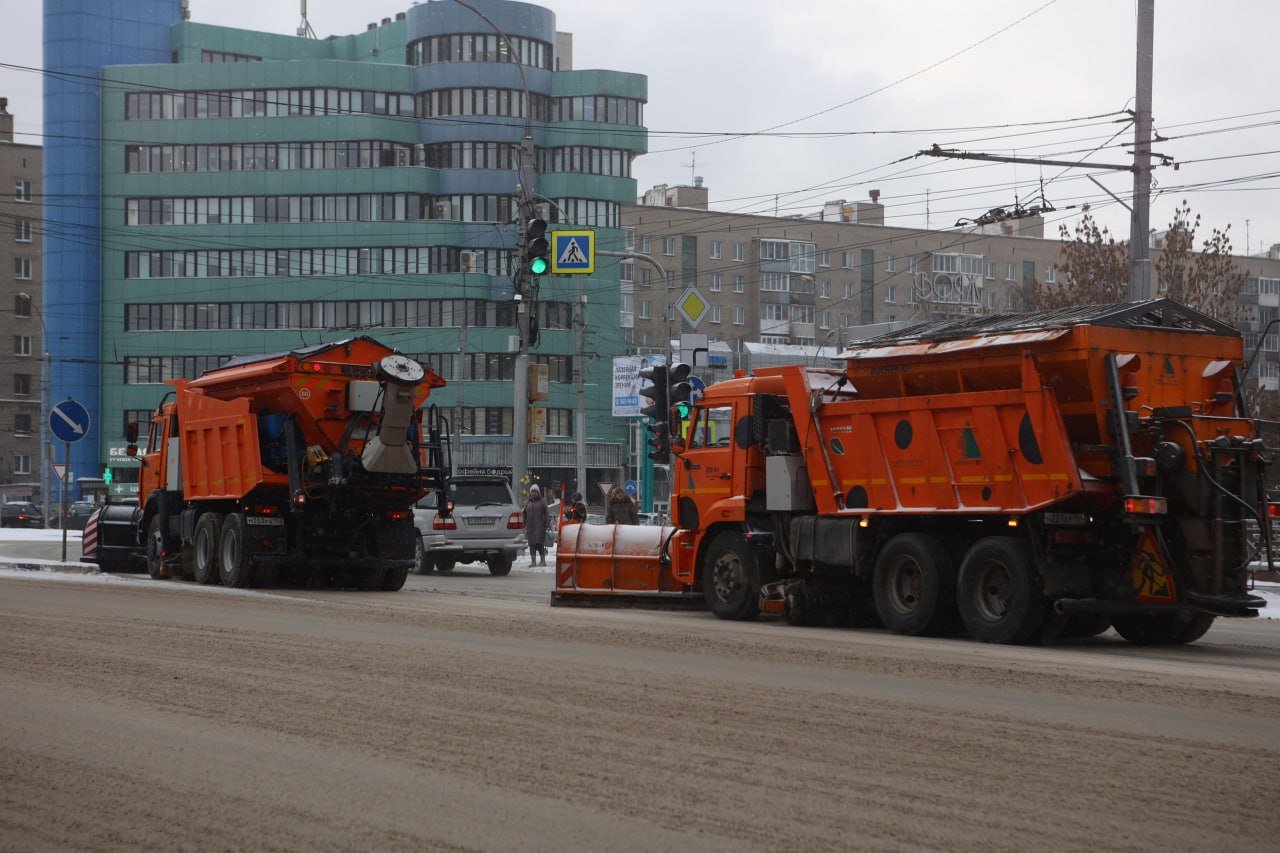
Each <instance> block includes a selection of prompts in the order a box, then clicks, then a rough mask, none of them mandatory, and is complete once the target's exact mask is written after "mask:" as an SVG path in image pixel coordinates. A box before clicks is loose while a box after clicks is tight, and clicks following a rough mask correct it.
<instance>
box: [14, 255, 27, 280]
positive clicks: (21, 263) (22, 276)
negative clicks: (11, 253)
mask: <svg viewBox="0 0 1280 853" xmlns="http://www.w3.org/2000/svg"><path fill="white" fill-rule="evenodd" d="M13 276H14V278H16V279H18V280H19V281H29V280H30V279H31V259H30V258H14V259H13Z"/></svg>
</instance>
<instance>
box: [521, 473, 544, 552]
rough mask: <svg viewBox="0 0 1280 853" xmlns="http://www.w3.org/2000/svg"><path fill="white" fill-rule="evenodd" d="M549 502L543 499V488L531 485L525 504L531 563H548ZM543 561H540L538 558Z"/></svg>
mask: <svg viewBox="0 0 1280 853" xmlns="http://www.w3.org/2000/svg"><path fill="white" fill-rule="evenodd" d="M548 515H549V513H548V512H547V503H546V501H544V500H543V499H542V489H540V488H539V487H538V485H537V484H536V483H535V484H534V485H532V486H530V487H529V500H528V501H526V502H525V505H524V535H525V537H526V538H527V539H528V540H529V559H530V561H531V562H530V565H534V566H545V565H546V564H547V523H548V521H549V518H548ZM539 557H541V558H542V562H538V558H539Z"/></svg>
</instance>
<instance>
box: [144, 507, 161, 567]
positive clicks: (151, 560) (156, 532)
mask: <svg viewBox="0 0 1280 853" xmlns="http://www.w3.org/2000/svg"><path fill="white" fill-rule="evenodd" d="M145 554H146V558H147V574H149V575H151V579H152V580H156V581H158V580H160V579H161V578H163V577H164V531H162V530H161V529H160V516H159V515H153V516H152V517H151V521H150V523H149V524H147V544H146V550H145Z"/></svg>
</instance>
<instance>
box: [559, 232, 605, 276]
mask: <svg viewBox="0 0 1280 853" xmlns="http://www.w3.org/2000/svg"><path fill="white" fill-rule="evenodd" d="M595 271H596V232H594V231H590V230H587V231H552V232H551V274H552V275H572V274H579V275H581V274H587V275H589V274H591V273H594V272H595Z"/></svg>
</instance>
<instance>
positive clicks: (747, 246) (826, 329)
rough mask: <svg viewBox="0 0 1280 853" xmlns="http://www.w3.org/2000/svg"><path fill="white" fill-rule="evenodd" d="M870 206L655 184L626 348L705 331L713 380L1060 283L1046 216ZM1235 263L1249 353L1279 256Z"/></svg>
mask: <svg viewBox="0 0 1280 853" xmlns="http://www.w3.org/2000/svg"><path fill="white" fill-rule="evenodd" d="M870 196H871V197H870V198H869V199H867V200H864V201H859V202H852V203H850V202H845V201H832V202H828V203H826V204H824V205H823V206H822V209H821V211H820V212H818V213H816V214H815V215H814V216H811V217H793V218H779V217H773V216H758V215H747V214H734V213H720V212H715V211H710V210H708V209H707V200H708V192H707V188H706V187H705V186H702V185H700V184H698V185H695V186H678V187H668V186H665V185H660V186H657V187H654V188H653V189H651V190H649V191H648V192H647V193H646V194H645V196H644V198H643V199H642V201H641V203H640V204H637V205H634V206H625V207H623V209H622V225H623V227H624V229H626V232H627V235H628V241H629V245H628V247H627V249H628V251H633V252H636V253H639V254H643V255H648V256H650V257H651V258H653V259H654V260H655V261H656V262H657V265H656V266H655V265H653V264H649V263H646V262H643V261H636V262H634V263H627V264H624V272H623V281H622V288H623V295H622V319H621V325H622V333H623V336H624V338H625V339H626V340H627V342H628V343H629V344H630V345H631V347H632V348H633V350H634V351H635V352H639V353H665V352H667V351H668V348H669V347H670V345H671V344H670V342H671V341H675V340H678V339H679V337H680V335H681V333H682V332H691V331H696V332H698V333H705V334H707V335H708V336H709V338H710V339H711V342H712V347H711V355H712V360H711V366H712V368H714V370H712V371H710V373H711V375H710V377H709V378H713V379H718V378H722V377H723V375H726V374H727V373H728V372H729V371H731V370H733V369H736V368H738V367H749V366H751V359H750V358H749V354H750V353H751V352H752V351H753V350H759V349H760V348H761V347H769V346H773V347H781V348H786V349H787V351H792V350H790V349H789V348H790V347H796V346H802V347H806V348H818V347H839V346H841V345H842V344H845V343H847V342H849V341H852V340H857V339H859V338H862V337H866V336H867V335H868V333H873V332H874V331H877V330H883V329H885V328H886V327H885V326H883V325H880V324H886V323H904V322H920V321H925V320H940V319H949V318H955V317H963V316H972V315H977V314H989V313H1008V312H1017V311H1023V310H1026V307H1027V305H1028V304H1029V301H1028V300H1029V296H1030V294H1031V290H1032V287H1033V286H1034V283H1036V282H1041V283H1047V284H1054V283H1056V282H1057V280H1058V275H1059V271H1058V264H1059V263H1060V262H1061V245H1062V244H1061V241H1060V240H1059V239H1057V235H1056V234H1054V235H1053V238H1052V239H1046V236H1045V233H1044V231H1045V227H1046V226H1045V223H1044V221H1043V219H1041V218H1040V217H1038V216H1035V217H1029V218H1025V219H1016V220H1013V219H1010V220H1005V221H1003V222H999V223H996V224H993V225H989V226H984V227H983V228H982V229H978V230H976V231H975V229H973V228H965V229H956V230H945V231H934V230H923V229H918V228H902V227H897V226H886V225H885V224H884V221H885V217H884V210H885V207H884V202H883V201H882V199H881V198H880V195H879V193H878V192H876V191H874V190H873V191H872V192H871V194H870ZM1050 227H1052V228H1054V229H1055V230H1056V226H1050ZM1158 251H1159V249H1158V247H1157V248H1156V249H1155V250H1154V252H1153V253H1154V254H1158ZM1237 264H1238V266H1239V268H1240V269H1241V270H1242V271H1245V272H1246V273H1247V274H1248V279H1247V280H1246V283H1245V287H1244V290H1245V294H1246V295H1245V296H1244V297H1242V314H1241V328H1242V329H1244V330H1245V332H1246V336H1245V337H1246V343H1247V344H1248V345H1249V346H1250V347H1251V346H1252V344H1253V343H1254V342H1256V340H1257V335H1256V333H1257V332H1258V331H1261V330H1262V328H1263V327H1264V326H1265V325H1266V324H1267V323H1268V322H1269V321H1270V320H1271V319H1274V318H1275V317H1277V316H1280V314H1278V312H1280V247H1276V248H1273V250H1272V251H1271V252H1270V253H1269V254H1268V256H1266V257H1243V256H1241V257H1239V258H1237ZM659 267H660V268H661V269H659ZM1156 287H1157V288H1158V287H1159V285H1158V283H1157V284H1156ZM691 291H692V292H693V293H694V294H696V296H695V298H693V299H692V300H690V301H689V302H687V303H686V302H684V300H686V299H687V296H686V294H688V293H690V292H691ZM682 304H683V307H684V308H685V310H684V311H682V310H681V308H682ZM691 315H693V319H696V321H697V322H696V325H695V323H693V322H691V320H690V316H691ZM866 327H873V328H870V329H868V328H866ZM1250 332H1253V333H1254V334H1253V336H1252V338H1251V337H1250V334H1249V333H1250ZM1278 332H1280V323H1277V324H1276V326H1273V327H1272V328H1271V330H1270V333H1269V335H1268V339H1267V341H1266V342H1265V344H1264V348H1263V349H1264V357H1263V358H1262V359H1260V361H1261V362H1262V364H1261V374H1262V377H1263V381H1264V384H1268V385H1270V386H1271V387H1276V386H1277V385H1280V345H1277V342H1278V341H1280V334H1278ZM794 352H803V353H808V352H812V353H814V355H815V356H820V355H823V354H825V353H820V352H818V351H817V350H816V349H805V350H794Z"/></svg>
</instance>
